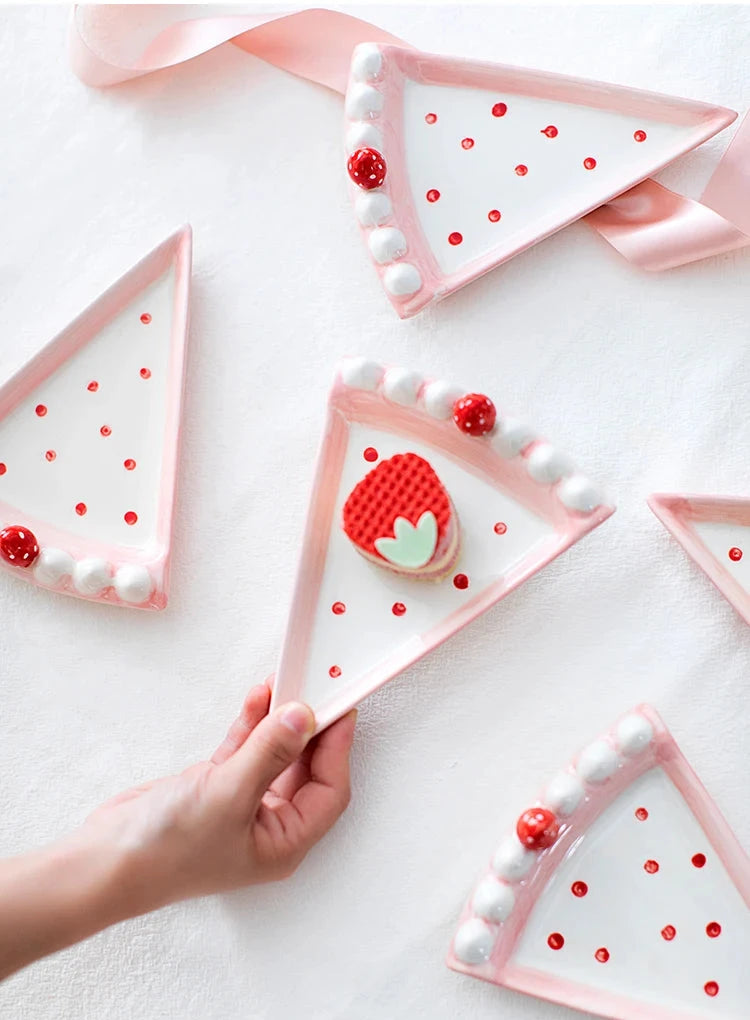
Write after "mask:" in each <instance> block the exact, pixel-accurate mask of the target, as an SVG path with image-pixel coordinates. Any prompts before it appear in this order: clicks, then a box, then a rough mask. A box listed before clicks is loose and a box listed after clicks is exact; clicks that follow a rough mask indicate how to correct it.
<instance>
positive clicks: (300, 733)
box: [225, 701, 315, 800]
mask: <svg viewBox="0 0 750 1020" xmlns="http://www.w3.org/2000/svg"><path fill="white" fill-rule="evenodd" d="M314 731H315V716H314V715H313V712H312V709H311V708H309V707H308V706H307V705H303V704H301V703H300V702H297V701H291V702H289V703H288V704H286V705H280V706H279V707H278V708H277V709H276V710H275V711H274V712H273V713H272V714H271V715H267V716H266V717H265V719H263V720H262V721H261V722H259V723H258V725H257V726H256V727H255V729H254V730H253V731H252V733H251V734H250V736H249V737H248V738H247V740H246V741H245V743H244V744H243V745H242V747H241V748H240V749H239V750H238V751H237V752H236V754H235V755H234V757H233V758H230V760H229V761H228V762H227V763H226V766H225V768H226V769H227V770H228V771H232V772H235V773H236V774H237V776H238V779H239V782H240V783H242V785H243V786H245V787H248V788H249V789H251V790H252V792H253V795H254V796H256V797H257V798H258V800H260V798H261V797H262V796H263V794H264V793H265V792H266V790H267V789H268V787H269V786H270V784H271V783H272V782H273V781H274V779H276V777H277V776H279V775H281V773H282V772H283V771H284V769H285V768H287V767H288V766H289V765H291V764H292V762H294V761H296V760H297V759H298V758H299V756H300V755H301V754H302V752H303V751H304V749H305V747H306V746H307V744H308V741H309V740H310V738H311V737H312V735H313V733H314Z"/></svg>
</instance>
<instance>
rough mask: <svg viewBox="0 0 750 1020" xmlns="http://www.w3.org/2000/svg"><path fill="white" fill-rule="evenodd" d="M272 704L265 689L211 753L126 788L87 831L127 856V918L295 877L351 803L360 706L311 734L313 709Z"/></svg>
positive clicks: (123, 877) (256, 691) (253, 694)
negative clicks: (172, 772)
mask: <svg viewBox="0 0 750 1020" xmlns="http://www.w3.org/2000/svg"><path fill="white" fill-rule="evenodd" d="M269 701H270V690H269V688H268V687H267V686H266V685H261V686H258V687H254V688H253V689H252V690H251V691H250V693H249V694H248V696H247V698H246V699H245V703H244V705H243V707H242V711H241V713H240V715H239V717H238V718H237V719H236V720H235V722H234V723H233V724H232V726H231V727H230V729H229V732H228V733H227V736H226V738H225V739H224V741H223V742H222V743H221V745H220V746H219V747H218V748H217V750H216V752H215V753H214V754H213V755H212V757H211V759H210V760H209V761H202V762H199V763H198V764H197V765H193V766H191V767H190V768H188V769H186V770H185V771H184V772H182V773H180V774H179V775H176V776H169V777H167V778H166V779H158V780H156V781H155V782H153V783H148V784H146V785H145V786H141V787H138V788H136V789H133V790H129V791H127V792H126V793H123V794H120V795H119V796H118V797H115V798H114V799H113V800H111V801H108V802H107V803H106V804H104V805H102V806H101V807H100V808H98V809H97V810H96V811H95V812H94V813H93V814H92V815H91V817H90V818H89V819H88V820H87V822H86V823H85V825H84V826H83V827H82V829H81V830H79V833H78V834H77V836H78V837H79V838H81V839H84V840H88V841H93V842H94V843H95V844H96V845H98V846H100V847H101V848H102V850H104V851H105V852H108V853H109V852H111V850H112V848H113V847H114V848H116V852H118V853H122V855H123V857H122V859H123V861H124V864H123V867H122V868H121V869H118V870H119V872H120V876H119V877H120V884H121V889H122V897H123V907H122V909H121V910H120V911H119V912H118V913H119V914H123V913H124V916H131V915H134V914H136V913H144V912H146V911H148V910H153V909H155V908H156V907H160V906H164V905H166V904H167V903H171V902H175V901H177V900H181V899H186V898H188V897H191V896H201V895H205V894H208V893H213V892H220V891H223V890H228V889H232V888H236V887H238V886H244V885H250V884H256V883H260V882H269V881H274V880H276V879H280V878H285V877H287V876H288V875H290V874H292V872H293V871H294V870H295V869H296V867H297V866H298V865H299V864H300V862H301V861H302V859H303V858H304V857H305V855H306V854H307V852H308V851H309V850H310V848H311V847H312V846H313V845H314V844H315V843H317V841H318V840H319V839H320V838H321V837H322V836H323V835H325V833H326V832H327V831H328V830H329V829H330V828H331V826H332V825H333V824H334V822H335V821H336V819H337V818H338V817H339V815H340V814H341V813H342V812H343V810H344V809H345V808H346V806H347V804H348V802H349V751H350V749H351V745H352V738H353V735H354V724H355V720H356V712H350V713H349V714H348V715H347V716H345V717H344V718H343V719H340V720H339V721H338V722H336V723H334V724H333V725H332V726H331V727H329V729H327V730H325V731H324V732H323V733H321V734H320V735H318V736H317V737H315V738H314V739H312V740H311V739H310V738H311V735H312V733H313V730H314V728H315V719H314V716H313V713H312V711H311V710H310V709H309V708H308V707H307V706H306V705H302V704H298V703H290V704H288V705H282V706H280V707H279V708H278V709H277V710H276V711H274V712H273V714H271V715H269V714H268V709H269Z"/></svg>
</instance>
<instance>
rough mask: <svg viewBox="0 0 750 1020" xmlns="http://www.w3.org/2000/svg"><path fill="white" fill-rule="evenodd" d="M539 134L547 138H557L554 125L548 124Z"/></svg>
mask: <svg viewBox="0 0 750 1020" xmlns="http://www.w3.org/2000/svg"><path fill="white" fill-rule="evenodd" d="M540 134H543V135H546V136H547V138H557V135H558V131H557V128H556V127H555V125H554V124H548V125H547V127H546V128H542V130H541V132H540Z"/></svg>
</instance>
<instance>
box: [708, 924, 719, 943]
mask: <svg viewBox="0 0 750 1020" xmlns="http://www.w3.org/2000/svg"><path fill="white" fill-rule="evenodd" d="M706 935H708V937H709V938H710V939H718V937H719V935H721V925H720V924H719V922H718V921H712V922H711V923H710V924H707V925H706Z"/></svg>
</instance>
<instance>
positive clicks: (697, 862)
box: [692, 854, 706, 868]
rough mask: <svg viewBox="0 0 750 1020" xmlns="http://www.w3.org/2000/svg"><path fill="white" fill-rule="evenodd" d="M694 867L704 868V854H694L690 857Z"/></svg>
mask: <svg viewBox="0 0 750 1020" xmlns="http://www.w3.org/2000/svg"><path fill="white" fill-rule="evenodd" d="M692 861H693V867H694V868H704V867H705V866H706V855H705V854H695V855H694V856H693V858H692Z"/></svg>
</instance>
